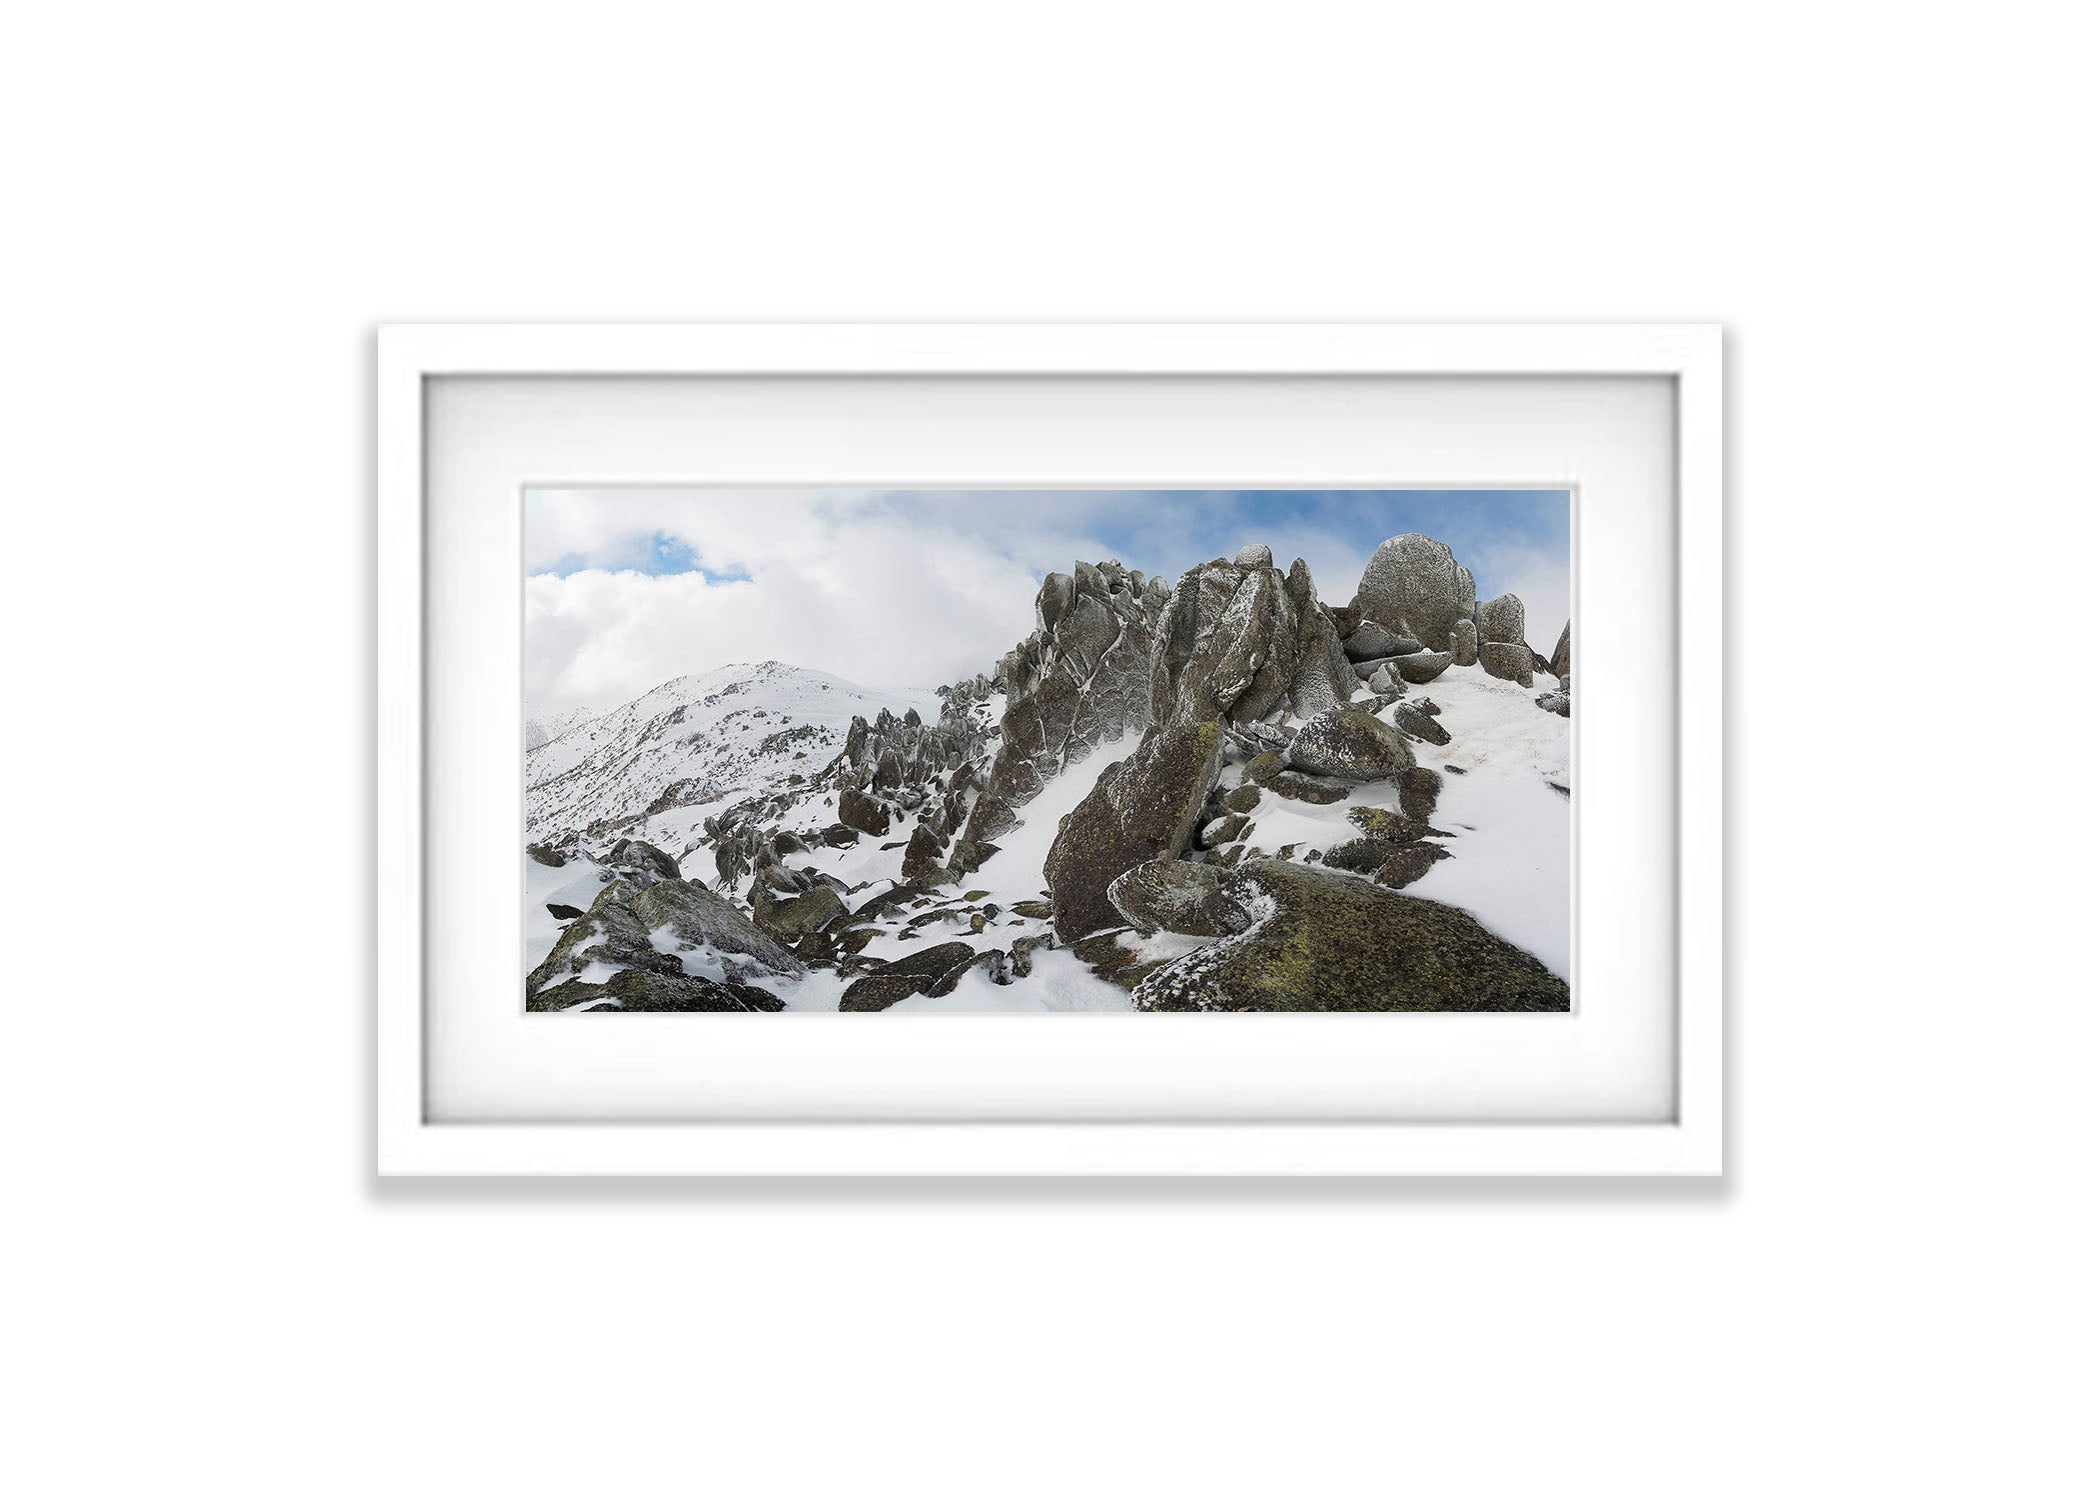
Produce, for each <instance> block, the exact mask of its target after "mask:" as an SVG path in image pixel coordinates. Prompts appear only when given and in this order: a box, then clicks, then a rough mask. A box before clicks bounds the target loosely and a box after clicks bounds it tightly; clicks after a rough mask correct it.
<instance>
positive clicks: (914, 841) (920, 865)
mask: <svg viewBox="0 0 2100 1500" xmlns="http://www.w3.org/2000/svg"><path fill="white" fill-rule="evenodd" d="M947 847H948V841H947V840H946V839H944V838H942V837H941V836H940V835H939V834H937V833H935V832H934V831H933V829H932V828H930V827H928V826H927V825H926V824H924V823H921V824H920V825H919V826H918V827H917V828H915V829H913V830H912V835H911V842H910V843H908V844H906V845H905V846H904V865H903V868H902V869H900V870H899V871H898V873H899V874H900V875H901V876H903V878H904V879H905V880H906V881H907V882H908V883H910V884H912V885H924V884H926V883H928V882H930V881H931V880H932V879H933V878H934V876H936V875H938V874H940V873H941V855H942V854H943V853H944V852H945V851H946V850H947Z"/></svg>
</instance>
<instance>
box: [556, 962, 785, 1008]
mask: <svg viewBox="0 0 2100 1500" xmlns="http://www.w3.org/2000/svg"><path fill="white" fill-rule="evenodd" d="M597 998H598V999H600V1000H601V1001H602V1002H603V1003H602V1004H599V1005H595V1006H592V1007H591V1009H592V1010H622V1011H713V1012H717V1013H730V1012H739V1011H777V1010H784V1009H786V1006H785V1004H784V1003H783V1002H782V1001H781V999H780V997H779V996H778V995H775V994H774V993H773V992H772V991H771V990H768V989H764V988H761V987H760V986H758V985H755V984H745V983H742V982H741V981H737V980H727V981H718V980H713V979H704V978H702V977H700V976H699V975H696V974H659V973H654V972H651V971H650V970H647V969H622V970H621V971H620V972H619V973H617V974H615V975H613V976H612V978H610V979H608V980H607V981H606V982H605V983H604V985H603V986H602V987H601V994H600V995H599V996H598V997H597ZM561 1008H562V1009H564V1010H569V1009H574V1008H575V1007H574V1006H563V1007H561Z"/></svg>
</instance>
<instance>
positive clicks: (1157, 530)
mask: <svg viewBox="0 0 2100 1500" xmlns="http://www.w3.org/2000/svg"><path fill="white" fill-rule="evenodd" d="M524 508H525V518H524V547H525V575H526V576H525V579H524V597H525V713H526V722H525V726H524V756H525V808H524V825H525V826H524V838H523V845H524V855H523V861H522V863H523V869H524V879H523V900H524V955H523V976H524V977H523V984H524V1003H525V1008H526V1010H528V1011H532V1012H545V1013H568V1014H576V1013H584V1014H606V1013H619V1012H628V1011H650V1012H701V1013H729V1012H766V1013H771V1012H779V1013H785V1012H792V1011H820V1012H840V1011H847V1012H866V1013H881V1014H889V1015H899V1014H911V1013H924V1012H950V1013H953V1012H965V1013H967V1012H1023V1013H1026V1012H1072V1011H1112V1012H1129V1011H1146V1012H1149V1011H1566V1010H1568V1009H1570V1007H1571V1003H1572V1002H1571V995H1570V989H1569V979H1570V976H1571V973H1572V949H1573V907H1574V889H1573V874H1572V847H1573V838H1572V828H1573V811H1574V808H1573V802H1574V798H1575V795H1576V786H1575V777H1574V766H1573V745H1574V741H1573V734H1572V727H1573V719H1572V713H1573V700H1574V685H1573V678H1572V672H1573V668H1572V630H1573V620H1572V616H1573V597H1572V595H1573V575H1572V570H1571V566H1570V554H1571V542H1572V528H1573V496H1572V495H1571V493H1570V492H1569V491H1567V490H1565V489H1518V490H1426V489H1391V490H1338V491H1337V490H1319V491H1315V490H1228V491H1194V490H1102V489H1089V490H1052V491H1024V490H912V491H900V490H830V489H827V490H814V489H781V488H751V489H732V488H716V487H687V488H675V489H674V488H653V487H645V488H605V489H584V488H564V489H551V488H550V489H531V490H528V491H526V493H525V496H524ZM1534 641H1536V642H1538V643H1540V645H1543V646H1545V647H1546V650H1545V651H1543V652H1542V651H1541V650H1540V649H1538V647H1536V646H1534V644H1533V643H1534Z"/></svg>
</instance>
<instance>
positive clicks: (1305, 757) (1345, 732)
mask: <svg viewBox="0 0 2100 1500" xmlns="http://www.w3.org/2000/svg"><path fill="white" fill-rule="evenodd" d="M1290 759H1291V764H1292V765H1293V766H1295V767H1296V768H1297V769H1299V770H1301V771H1309V772H1311V773H1312V774H1313V775H1315V776H1335V777H1340V778H1342V779H1344V780H1348V781H1374V780H1376V779H1377V778H1379V777H1381V776H1390V775H1392V774H1393V773H1394V772H1396V771H1404V770H1406V769H1407V768H1408V767H1409V766H1411V765H1413V764H1414V763H1415V757H1414V752H1413V751H1411V750H1409V749H1408V748H1407V738H1406V736H1404V735H1402V734H1401V733H1400V731H1399V730H1397V729H1395V728H1393V726H1392V725H1390V724H1388V723H1386V722H1385V721H1384V720H1383V719H1379V718H1376V717H1374V716H1373V715H1371V714H1367V713H1365V712H1364V711H1363V710H1362V709H1360V708H1330V709H1328V710H1327V711H1326V712H1325V713H1323V714H1319V715H1316V716H1315V717H1314V718H1313V719H1312V720H1311V722H1309V723H1308V724H1306V725H1305V727H1304V728H1302V729H1300V730H1299V731H1298V737H1297V738H1296V739H1295V740H1293V741H1291V749H1290Z"/></svg>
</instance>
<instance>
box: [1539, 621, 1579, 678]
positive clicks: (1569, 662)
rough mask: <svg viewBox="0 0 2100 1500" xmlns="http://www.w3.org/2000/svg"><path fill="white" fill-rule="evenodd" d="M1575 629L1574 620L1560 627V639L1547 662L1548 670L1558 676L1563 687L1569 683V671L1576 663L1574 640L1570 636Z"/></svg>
mask: <svg viewBox="0 0 2100 1500" xmlns="http://www.w3.org/2000/svg"><path fill="white" fill-rule="evenodd" d="M1574 629H1575V622H1574V621H1573V620H1570V621H1568V623H1567V624H1565V625H1563V626H1561V627H1560V640H1559V641H1558V642H1557V643H1556V644H1555V645H1554V647H1553V655H1552V657H1551V659H1549V660H1548V661H1547V663H1546V670H1547V671H1549V672H1551V673H1552V674H1553V675H1554V676H1555V677H1558V678H1559V679H1560V680H1561V685H1562V686H1563V687H1565V686H1566V685H1567V681H1568V673H1569V672H1570V671H1571V670H1572V669H1573V668H1574V665H1575V651H1574V641H1573V640H1572V639H1571V637H1570V632H1571V631H1573V630H1574Z"/></svg>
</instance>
